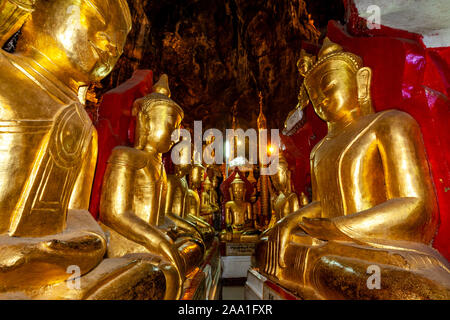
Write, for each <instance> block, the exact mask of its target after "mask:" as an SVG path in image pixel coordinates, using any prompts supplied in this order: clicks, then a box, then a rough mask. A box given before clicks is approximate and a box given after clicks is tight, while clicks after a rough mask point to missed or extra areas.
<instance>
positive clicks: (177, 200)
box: [165, 156, 214, 247]
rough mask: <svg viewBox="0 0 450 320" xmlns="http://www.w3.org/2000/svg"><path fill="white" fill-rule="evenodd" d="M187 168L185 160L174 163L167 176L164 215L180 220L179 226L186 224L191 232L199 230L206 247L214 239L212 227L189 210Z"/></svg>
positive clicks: (188, 166)
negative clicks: (172, 170) (170, 172)
mask: <svg viewBox="0 0 450 320" xmlns="http://www.w3.org/2000/svg"><path fill="white" fill-rule="evenodd" d="M181 157H182V156H181ZM189 170H190V164H189V163H188V162H187V161H186V162H185V163H179V164H174V174H169V175H168V176H167V195H166V206H165V212H166V216H169V217H170V218H171V219H174V218H175V219H174V221H181V224H178V225H179V226H180V227H182V226H183V225H184V224H186V227H185V228H186V229H187V230H189V228H193V229H191V231H192V232H194V230H196V231H197V232H199V233H200V234H201V237H202V239H203V242H204V243H205V245H206V247H209V246H210V245H211V244H212V241H213V240H214V229H213V228H212V227H211V226H210V225H209V224H208V223H207V222H205V221H204V220H202V219H201V218H200V217H198V215H196V214H192V213H190V212H189V206H188V201H189V200H190V198H189V196H188V195H189V187H188V183H187V181H186V175H187V173H188V172H189ZM193 207H196V206H193ZM174 216H175V217H174ZM176 217H178V218H176Z"/></svg>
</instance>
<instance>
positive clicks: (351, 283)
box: [255, 233, 450, 299]
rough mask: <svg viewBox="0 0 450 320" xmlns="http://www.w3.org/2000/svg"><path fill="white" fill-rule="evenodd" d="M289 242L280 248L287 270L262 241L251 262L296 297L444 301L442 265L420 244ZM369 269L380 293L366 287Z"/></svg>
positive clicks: (448, 283) (447, 291)
mask: <svg viewBox="0 0 450 320" xmlns="http://www.w3.org/2000/svg"><path fill="white" fill-rule="evenodd" d="M294 238H295V239H294V240H295V241H291V242H290V243H289V245H288V248H287V249H286V256H285V261H286V264H287V265H288V268H281V267H280V266H279V265H278V263H277V255H278V253H279V248H278V247H277V243H276V242H268V241H264V240H263V241H260V243H258V245H257V249H256V260H255V264H256V266H257V267H258V268H259V270H260V271H261V272H263V273H264V274H266V275H267V276H268V277H269V279H271V280H273V281H275V282H277V283H279V284H280V285H282V286H283V287H285V288H287V289H289V290H292V291H294V292H296V293H297V294H298V295H299V296H300V297H302V298H306V299H311V298H312V299H321V298H324V299H449V298H450V273H449V270H448V265H447V262H446V261H445V259H444V258H442V257H440V256H439V255H438V254H437V253H436V252H435V251H434V250H433V249H431V248H428V247H426V246H422V247H421V249H423V250H422V251H421V252H420V251H418V250H413V249H411V248H397V249H385V248H383V249H380V248H374V247H371V246H367V245H359V244H355V243H349V242H333V241H330V242H325V241H320V240H317V239H313V238H311V237H309V236H307V235H305V234H304V233H298V234H296V235H295V236H294ZM428 251H429V252H428ZM374 270H375V272H377V271H379V280H380V289H377V288H374V287H373V286H372V285H371V284H370V283H372V282H371V281H372V278H370V279H369V277H371V275H372V273H373V272H374ZM375 276H378V275H375ZM369 282H370V283H369ZM368 283H369V284H368Z"/></svg>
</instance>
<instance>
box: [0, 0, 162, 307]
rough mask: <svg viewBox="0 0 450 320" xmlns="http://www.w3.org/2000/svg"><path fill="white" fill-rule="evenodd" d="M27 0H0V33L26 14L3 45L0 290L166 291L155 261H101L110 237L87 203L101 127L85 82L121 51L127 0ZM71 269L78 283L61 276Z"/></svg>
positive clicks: (111, 295) (56, 294)
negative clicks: (11, 45)
mask: <svg viewBox="0 0 450 320" xmlns="http://www.w3.org/2000/svg"><path fill="white" fill-rule="evenodd" d="M23 2H24V4H26V5H27V6H24V7H20V9H19V8H18V7H17V6H16V5H17V4H21V2H20V1H11V2H9V1H7V0H1V1H0V8H1V9H0V14H1V16H0V20H1V28H2V29H1V37H2V40H4V37H7V36H8V35H10V34H13V33H14V32H15V31H17V29H18V28H19V27H20V23H21V22H23V21H25V20H26V22H25V24H24V25H23V27H22V29H21V30H22V34H21V36H20V38H19V40H18V42H17V47H16V51H15V53H14V54H9V53H6V52H5V51H3V50H1V52H0V68H1V73H0V83H1V86H0V119H1V121H0V126H1V132H0V137H1V141H2V142H1V150H0V166H1V168H2V170H0V190H1V192H0V194H1V196H0V206H1V208H2V209H1V213H2V215H1V218H0V293H1V296H2V298H8V297H9V293H8V292H22V293H23V294H24V296H26V297H28V298H33V299H121V298H144V299H147V298H152V297H153V298H155V297H156V298H158V297H159V298H162V295H163V294H164V291H163V290H161V291H159V293H160V294H159V293H158V292H155V289H152V286H154V285H155V284H156V283H158V282H154V281H160V282H161V281H162V285H164V277H163V276H162V274H161V279H159V280H158V277H157V274H158V273H161V272H160V271H158V270H157V269H156V268H155V267H154V266H153V265H152V264H151V263H149V262H147V261H142V260H140V259H136V258H123V259H122V258H120V259H105V260H103V257H104V254H105V251H106V237H105V235H104V233H103V231H102V230H101V228H100V227H99V226H98V224H97V222H96V221H95V220H94V218H93V217H92V216H91V214H90V213H89V212H88V210H87V209H88V205H89V198H90V193H91V186H92V179H93V175H94V171H95V164H96V160H97V133H96V131H95V128H94V126H93V125H92V122H91V120H90V118H89V116H88V115H87V113H86V112H85V111H84V106H83V104H82V102H80V100H81V101H83V100H84V97H83V95H82V93H83V92H85V91H84V90H82V88H85V86H87V85H88V84H89V83H90V82H91V81H99V80H101V79H102V78H103V77H105V76H106V75H107V74H108V73H109V72H110V71H111V70H112V68H113V66H114V64H115V63H116V61H117V59H118V58H119V56H120V54H121V53H122V48H123V46H124V43H125V40H126V36H127V34H128V31H129V30H130V28H131V17H130V13H129V9H128V5H127V3H126V1H124V0H108V1H98V0H91V1H89V2H88V1H75V0H57V1H23ZM11 6H13V7H14V6H16V9H17V10H13V11H8V10H10V9H11V8H12V7H11ZM20 14H24V16H20ZM27 17H28V18H29V19H28V20H27ZM5 26H6V27H10V28H12V29H7V28H6V29H5ZM14 28H17V29H14ZM2 44H3V43H2ZM77 270H78V271H79V274H78V276H79V275H81V278H78V280H79V285H80V286H79V287H77V286H71V285H69V282H70V281H71V280H70V279H69V280H70V281H67V282H66V281H65V280H67V279H68V278H69V277H70V276H72V275H75V276H77V275H76V273H75V274H73V272H77ZM148 281H150V283H147V282H148ZM156 290H157V288H156ZM139 292H141V293H139Z"/></svg>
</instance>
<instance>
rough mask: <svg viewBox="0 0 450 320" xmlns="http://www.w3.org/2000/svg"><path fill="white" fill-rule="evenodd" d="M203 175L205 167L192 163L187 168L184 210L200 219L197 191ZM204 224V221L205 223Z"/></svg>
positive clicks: (199, 200)
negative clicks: (186, 191) (186, 193)
mask: <svg viewBox="0 0 450 320" xmlns="http://www.w3.org/2000/svg"><path fill="white" fill-rule="evenodd" d="M204 175H205V167H204V166H202V165H201V164H199V163H195V162H194V163H192V164H191V166H190V168H189V179H188V186H189V190H188V195H187V197H188V199H187V207H186V210H187V212H188V213H189V214H191V215H193V216H196V217H199V218H201V219H202V220H203V221H205V219H203V217H202V215H201V199H200V196H199V192H198V191H199V190H200V188H201V186H202V183H203V176H204ZM205 222H206V221H205Z"/></svg>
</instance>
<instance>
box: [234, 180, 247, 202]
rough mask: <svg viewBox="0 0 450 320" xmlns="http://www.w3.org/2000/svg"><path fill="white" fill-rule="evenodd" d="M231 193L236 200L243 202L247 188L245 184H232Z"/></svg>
mask: <svg viewBox="0 0 450 320" xmlns="http://www.w3.org/2000/svg"><path fill="white" fill-rule="evenodd" d="M231 192H232V193H233V199H234V200H243V199H244V194H245V186H244V184H243V183H232V184H231Z"/></svg>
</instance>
